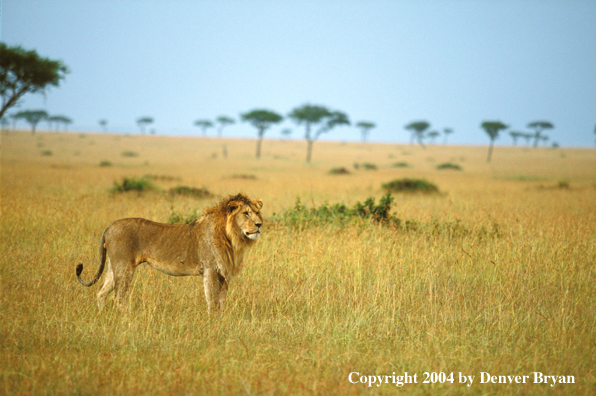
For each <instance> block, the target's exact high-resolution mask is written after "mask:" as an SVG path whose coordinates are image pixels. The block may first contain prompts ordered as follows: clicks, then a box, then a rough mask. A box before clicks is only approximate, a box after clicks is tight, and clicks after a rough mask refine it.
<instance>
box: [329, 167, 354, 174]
mask: <svg viewBox="0 0 596 396" xmlns="http://www.w3.org/2000/svg"><path fill="white" fill-rule="evenodd" d="M329 174H331V175H349V174H350V171H349V170H347V169H346V168H343V167H341V168H333V169H331V170H330V171H329Z"/></svg>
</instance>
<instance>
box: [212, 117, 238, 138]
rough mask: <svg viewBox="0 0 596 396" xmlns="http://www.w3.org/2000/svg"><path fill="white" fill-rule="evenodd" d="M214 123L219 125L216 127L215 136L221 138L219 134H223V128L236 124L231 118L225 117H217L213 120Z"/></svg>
mask: <svg viewBox="0 0 596 396" xmlns="http://www.w3.org/2000/svg"><path fill="white" fill-rule="evenodd" d="M215 121H217V123H218V124H219V127H217V136H218V137H221V133H222V132H223V129H224V128H225V127H227V126H228V125H232V124H235V123H236V120H234V119H233V118H231V117H228V116H225V115H222V116H219V117H217V118H216V119H215Z"/></svg>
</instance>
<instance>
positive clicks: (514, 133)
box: [509, 131, 523, 146]
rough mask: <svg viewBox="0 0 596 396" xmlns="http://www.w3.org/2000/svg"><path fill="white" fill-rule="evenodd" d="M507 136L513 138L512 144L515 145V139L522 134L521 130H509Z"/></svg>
mask: <svg viewBox="0 0 596 396" xmlns="http://www.w3.org/2000/svg"><path fill="white" fill-rule="evenodd" d="M509 136H511V138H512V139H513V145H514V146H517V139H518V138H519V137H521V136H523V133H522V132H517V131H511V132H509Z"/></svg>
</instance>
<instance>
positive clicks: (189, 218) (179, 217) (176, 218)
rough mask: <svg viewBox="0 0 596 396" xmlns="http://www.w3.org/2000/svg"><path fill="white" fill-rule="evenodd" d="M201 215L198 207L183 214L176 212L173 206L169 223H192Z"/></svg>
mask: <svg viewBox="0 0 596 396" xmlns="http://www.w3.org/2000/svg"><path fill="white" fill-rule="evenodd" d="M199 217H200V216H199V210H198V209H197V208H195V209H193V210H192V211H191V212H190V213H188V214H183V213H179V212H176V211H175V210H174V207H171V208H170V217H168V224H190V223H192V222H193V221H195V220H196V219H198V218H199Z"/></svg>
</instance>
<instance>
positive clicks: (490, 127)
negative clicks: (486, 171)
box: [480, 121, 509, 162]
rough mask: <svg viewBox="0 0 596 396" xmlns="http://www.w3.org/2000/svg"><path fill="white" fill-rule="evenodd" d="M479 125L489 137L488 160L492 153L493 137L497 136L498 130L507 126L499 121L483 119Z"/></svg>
mask: <svg viewBox="0 0 596 396" xmlns="http://www.w3.org/2000/svg"><path fill="white" fill-rule="evenodd" d="M480 127H482V129H484V131H485V132H486V133H487V135H488V136H489V137H490V145H489V147H488V158H487V161H488V162H490V160H491V157H492V154H493V145H494V143H495V139H496V138H497V137H498V136H499V132H500V131H501V130H503V129H507V128H509V126H507V125H505V124H503V123H502V122H501V121H484V122H483V123H482V124H480Z"/></svg>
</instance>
